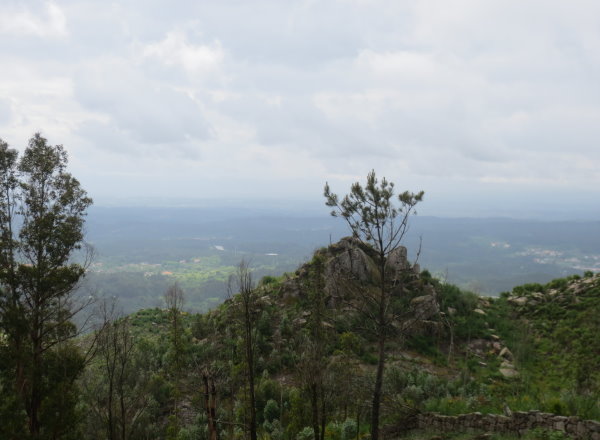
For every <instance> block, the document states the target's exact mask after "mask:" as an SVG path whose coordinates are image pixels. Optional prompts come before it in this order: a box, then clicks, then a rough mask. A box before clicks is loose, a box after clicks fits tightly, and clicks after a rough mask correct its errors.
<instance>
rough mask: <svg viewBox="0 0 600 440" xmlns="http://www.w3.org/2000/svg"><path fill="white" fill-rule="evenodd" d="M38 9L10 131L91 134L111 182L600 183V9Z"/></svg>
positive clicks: (17, 30) (278, 185)
mask: <svg viewBox="0 0 600 440" xmlns="http://www.w3.org/2000/svg"><path fill="white" fill-rule="evenodd" d="M21 3H22V2H21ZM21 3H19V2H17V1H16V0H15V1H13V2H11V3H8V6H6V3H5V4H4V5H3V6H2V7H0V10H1V11H2V14H0V17H2V18H0V33H3V35H7V36H9V38H5V41H4V42H0V55H2V56H3V59H4V60H6V61H5V63H6V65H9V66H10V69H4V70H3V71H1V72H0V129H1V130H2V132H3V133H8V134H9V136H10V137H12V138H15V139H16V138H17V137H19V136H21V137H24V138H25V136H30V135H31V133H33V132H34V131H36V130H39V129H43V130H44V131H45V132H47V133H48V135H49V137H54V136H55V137H56V138H57V142H64V143H65V144H71V145H74V146H73V147H72V148H73V152H74V154H76V155H77V159H76V163H77V164H78V166H80V167H81V168H80V169H81V170H83V171H82V172H84V173H89V174H90V175H94V176H96V177H97V179H96V180H93V181H94V182H101V179H102V176H107V175H110V176H112V177H111V178H115V179H120V180H119V181H115V183H114V187H115V188H117V187H118V185H119V182H120V184H121V186H122V187H123V188H128V190H130V191H132V192H133V191H137V189H136V188H147V191H148V193H152V191H164V192H167V193H172V192H173V188H175V187H177V190H178V191H183V192H185V191H188V193H189V194H190V195H197V194H196V192H195V191H194V190H192V189H191V188H192V187H193V186H194V184H193V182H194V181H195V180H194V179H196V180H197V181H198V182H204V181H210V182H212V183H211V185H209V186H211V191H217V192H221V193H222V194H227V193H235V192H236V191H237V190H238V188H237V187H236V186H238V187H239V186H240V185H242V186H244V191H246V192H248V193H250V192H251V191H252V188H253V185H254V184H256V185H257V188H259V187H260V188H261V190H262V191H268V190H269V188H271V190H272V191H276V190H277V191H279V192H280V193H282V194H285V193H286V188H287V189H289V192H290V193H294V194H295V195H296V196H298V197H300V196H308V195H311V196H312V195H314V194H315V193H314V191H316V194H319V193H320V190H321V186H322V183H323V182H324V181H325V180H328V179H337V181H338V182H340V183H343V181H345V180H348V182H350V181H353V180H356V178H357V176H363V175H366V173H367V172H368V171H369V170H370V169H372V168H376V169H377V170H378V173H379V174H382V175H388V176H389V177H390V178H392V177H394V176H400V177H401V178H403V179H406V180H407V181H408V182H414V183H415V186H416V187H418V186H421V187H423V188H424V189H428V190H431V191H435V190H436V188H437V189H438V190H445V189H446V188H450V187H452V186H453V185H458V186H460V188H461V189H463V190H464V189H465V188H466V189H468V188H469V187H472V188H475V187H478V186H480V185H484V184H485V185H492V184H493V185H505V187H506V188H508V187H509V186H510V183H511V182H512V183H514V186H512V187H511V188H513V189H514V188H515V187H518V188H521V189H523V190H525V189H527V188H533V187H536V185H538V186H539V187H544V186H553V187H556V186H560V187H562V188H566V189H569V190H576V189H580V188H589V187H594V186H596V187H598V185H599V184H600V175H598V173H597V172H595V171H594V170H597V169H598V168H599V167H600V150H599V149H598V148H597V147H596V145H595V142H596V140H597V139H598V138H599V137H600V131H599V130H600V129H599V128H598V127H600V106H599V104H598V103H599V102H600V84H599V83H598V81H597V76H598V71H599V70H600V57H599V56H598V54H599V53H600V29H599V28H598V27H597V19H596V17H597V16H598V15H599V14H600V4H598V3H596V2H590V1H584V0H581V1H575V3H569V4H568V5H567V4H565V3H564V2H559V1H544V2H541V1H537V0H536V1H534V2H532V3H523V2H518V1H516V0H515V1H512V0H511V1H499V0H492V1H489V2H480V1H476V0H459V1H457V2H446V1H442V0H411V1H407V2H398V1H393V0H343V1H342V0H334V1H329V2H314V1H304V0H297V1H295V0H292V1H290V2H281V1H278V0H255V1H251V2H248V1H232V2H192V1H182V2H179V3H178V5H177V7H176V8H175V7H166V6H165V5H164V4H163V3H161V2H147V1H141V0H130V1H128V2H118V3H111V4H105V3H98V2H95V1H89V0H81V1H77V2H74V1H70V0H69V1H67V0H55V1H53V2H35V3H32V4H31V3H28V4H30V5H31V6H29V7H28V8H24V7H23V6H22V4H21ZM67 19H68V20H67ZM32 37H33V38H32ZM3 103H4V104H3ZM6 103H8V104H6ZM2 109H4V110H2ZM2 114H4V115H5V116H4V118H3V117H2ZM87 157H89V158H90V160H93V161H94V166H92V167H86V166H85V160H86V158H87ZM115 169H118V173H116V172H114V170H115ZM128 169H132V170H135V173H133V172H132V173H131V174H129V173H128V172H127V170H128ZM113 172H114V173H113ZM111 173H113V174H111ZM140 176H144V177H140ZM170 176H172V177H173V178H172V179H169V177H170ZM174 176H177V177H176V178H175V177H174ZM128 179H130V180H128ZM134 179H138V180H136V183H135V184H133V183H132V181H133V180H134ZM139 179H141V180H139ZM203 179H205V180H203ZM159 181H160V182H161V183H160V185H159V184H158V183H156V184H155V183H153V182H159ZM175 181H177V184H175V183H173V185H174V186H173V187H172V188H168V185H170V183H169V182H175ZM220 181H221V182H224V183H223V184H222V185H217V184H214V182H220ZM228 182H231V183H228ZM233 182H237V183H233ZM244 182H247V183H246V184H244ZM299 182H301V183H299ZM96 185H97V188H100V189H102V190H103V189H104V187H103V186H102V185H101V184H100V183H96ZM198 185H199V186H202V185H201V184H200V183H199V184H198ZM163 186H164V188H163ZM409 186H411V187H412V185H409ZM212 187H214V188H212ZM513 189H511V191H512V190H513Z"/></svg>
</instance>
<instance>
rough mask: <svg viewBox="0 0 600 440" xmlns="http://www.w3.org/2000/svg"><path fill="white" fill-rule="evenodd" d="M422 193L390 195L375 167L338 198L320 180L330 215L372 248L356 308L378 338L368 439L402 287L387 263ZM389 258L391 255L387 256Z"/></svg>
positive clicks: (375, 426) (375, 423)
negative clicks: (371, 279)
mask: <svg viewBox="0 0 600 440" xmlns="http://www.w3.org/2000/svg"><path fill="white" fill-rule="evenodd" d="M423 195H424V192H423V191H420V192H418V193H412V192H409V191H404V192H403V193H401V194H399V195H398V196H397V197H395V194H394V183H393V182H388V180H387V179H386V178H385V177H384V178H382V179H381V181H379V180H378V179H377V177H376V175H375V171H371V172H370V173H369V174H368V176H367V182H366V185H365V186H364V187H363V186H362V185H361V184H360V183H359V182H356V183H354V184H352V186H351V188H350V192H349V193H348V194H347V195H345V196H344V197H343V198H341V199H340V197H339V196H338V195H337V194H335V193H332V192H331V189H330V187H329V184H328V183H326V184H325V189H324V196H325V199H326V205H327V206H328V207H330V208H332V211H331V215H332V216H334V217H341V218H343V219H344V220H345V221H346V223H347V225H348V227H349V228H350V231H351V232H352V235H353V237H354V238H355V239H358V240H359V241H360V242H361V243H362V244H364V245H367V246H369V247H371V248H372V249H373V250H374V253H375V264H376V267H377V269H376V272H377V279H376V288H375V289H370V288H368V287H365V288H361V289H360V290H359V291H358V292H359V296H360V301H361V304H360V312H361V313H362V315H363V318H364V319H365V320H366V321H368V323H369V324H370V325H371V328H372V331H373V333H374V335H375V337H376V339H377V346H378V360H377V372H376V376H375V386H374V388H373V398H372V409H371V438H372V440H378V438H379V414H380V407H381V396H382V386H383V374H384V369H385V358H386V353H385V344H386V340H387V338H388V336H389V334H391V333H392V332H393V331H394V329H395V324H396V322H395V321H396V318H397V315H396V313H395V312H394V308H393V304H392V303H393V299H394V298H393V292H402V290H403V289H402V286H401V284H402V281H403V277H404V274H402V273H399V272H398V270H397V267H392V266H393V264H391V262H392V260H393V259H396V258H395V257H396V254H397V252H398V251H400V250H401V248H402V242H403V239H404V238H405V236H406V232H407V231H408V226H409V219H410V216H411V215H412V214H414V213H416V211H415V206H416V205H417V203H419V202H421V201H422V200H423ZM390 257H394V258H390Z"/></svg>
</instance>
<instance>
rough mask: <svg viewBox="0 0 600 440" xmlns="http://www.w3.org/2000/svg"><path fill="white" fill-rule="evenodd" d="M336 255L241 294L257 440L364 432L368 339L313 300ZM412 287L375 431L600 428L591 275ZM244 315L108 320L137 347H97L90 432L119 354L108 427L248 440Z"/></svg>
mask: <svg viewBox="0 0 600 440" xmlns="http://www.w3.org/2000/svg"><path fill="white" fill-rule="evenodd" d="M344 252H347V249H346V245H345V244H344V242H341V243H340V244H336V245H334V246H332V247H330V248H327V249H323V250H321V251H318V252H317V253H316V254H315V256H314V258H313V259H312V260H311V261H310V262H309V263H307V264H305V265H303V266H302V267H300V268H299V269H298V271H297V272H296V273H295V274H293V275H290V276H284V277H280V278H272V277H265V278H263V279H262V280H260V282H259V283H258V285H257V287H256V288H255V289H253V290H252V295H251V296H250V297H249V299H250V301H251V303H250V306H251V311H252V313H251V325H252V335H253V338H254V339H253V356H254V367H253V370H254V371H253V380H254V386H255V408H256V420H257V426H258V432H259V434H260V435H261V436H263V437H265V438H274V439H275V438H290V439H308V438H314V426H315V415H316V425H317V427H318V428H317V429H318V430H319V432H324V437H323V438H326V439H336V438H337V439H350V438H356V435H357V433H358V435H359V437H361V438H362V437H364V436H365V435H366V433H368V431H369V417H368V416H369V407H370V399H371V390H372V383H373V379H374V374H375V369H376V365H377V344H376V338H375V337H374V334H373V332H372V329H371V330H370V329H369V326H368V323H367V322H365V317H364V315H362V314H361V313H360V312H359V311H358V309H357V308H356V307H353V301H354V300H355V299H356V298H353V297H352V292H351V290H352V289H349V292H350V293H349V295H350V296H349V297H344V298H342V297H335V296H330V295H325V294H323V291H322V290H320V289H319V287H321V288H324V287H325V284H326V282H327V281H326V278H325V277H323V275H324V273H328V271H329V273H330V272H331V269H328V268H331V267H332V265H334V266H335V265H336V261H337V262H339V261H340V258H342V257H340V255H344ZM358 273H360V272H358ZM242 274H243V273H242ZM411 277H412V280H411V281H410V283H407V284H406V285H408V284H410V290H409V291H407V292H405V294H404V295H403V296H402V298H398V302H397V303H396V307H399V308H401V309H402V310H408V309H410V310H411V313H410V314H405V315H404V319H403V320H402V321H400V322H402V323H404V324H405V325H400V326H399V327H398V328H397V329H396V330H397V332H396V334H395V335H394V336H393V337H391V338H390V339H389V340H388V342H387V343H386V353H387V364H388V367H387V369H386V374H385V381H384V399H383V402H384V403H383V407H382V409H383V412H382V416H383V417H382V421H383V429H384V431H383V432H384V433H385V432H387V431H386V429H387V430H388V431H389V432H395V433H396V434H395V435H399V434H397V432H398V427H400V428H401V427H402V425H403V424H404V423H407V420H410V418H411V417H412V416H414V414H415V413H417V412H423V411H436V412H440V413H443V414H448V415H453V414H462V413H468V412H474V411H479V412H484V413H485V412H491V413H497V414H502V413H504V411H505V410H506V409H505V408H506V407H509V408H510V409H511V410H512V411H520V410H523V411H525V410H531V409H538V410H541V411H547V412H552V413H556V414H562V415H567V416H568V415H577V416H579V417H582V418H588V419H599V418H600V408H599V406H598V386H599V385H600V382H599V381H598V377H596V376H597V371H598V368H597V365H596V364H597V360H598V353H597V350H596V348H595V345H597V344H596V338H595V337H594V336H595V335H596V334H597V328H596V327H597V326H596V324H594V323H595V322H596V321H597V320H595V319H591V317H592V316H598V312H600V310H599V309H598V307H600V304H599V302H598V301H599V298H600V291H599V289H600V276H594V275H593V274H586V276H585V277H583V278H579V277H573V278H569V279H559V280H555V281H553V282H551V283H549V284H548V285H545V286H542V285H525V286H523V287H518V288H515V289H514V291H513V292H511V293H507V294H505V295H503V296H502V297H501V298H498V299H491V298H485V297H479V296H477V295H475V294H472V293H469V292H464V291H461V290H460V289H458V288H457V287H455V286H453V285H449V284H444V283H441V282H440V281H438V280H436V279H433V278H431V277H430V275H429V274H428V272H426V271H425V272H422V273H420V274H416V273H414V272H413V275H411ZM353 279H354V280H356V279H355V277H353ZM243 305H244V302H243V298H242V296H240V295H236V296H233V297H232V298H231V299H230V300H228V301H226V302H225V304H223V305H221V306H219V307H218V308H217V309H215V310H214V311H211V312H208V313H206V314H198V315H190V314H187V313H185V312H183V311H182V310H181V309H167V310H164V309H151V310H144V311H140V312H137V313H135V314H133V315H130V316H127V317H122V318H120V319H117V320H115V321H113V322H112V324H111V325H110V326H109V327H107V328H105V329H104V332H108V334H109V335H110V339H109V340H110V341H115V342H117V343H118V345H117V346H116V347H121V345H120V344H124V346H125V347H127V344H128V343H129V344H131V345H130V349H129V350H128V351H126V354H127V356H124V357H120V356H122V354H125V353H124V352H121V348H119V349H117V351H113V350H115V345H110V344H109V345H108V346H106V345H100V346H99V353H98V356H97V358H96V360H95V361H94V362H93V363H92V365H91V366H90V368H88V369H87V370H86V372H85V374H84V376H83V378H82V380H81V382H80V386H81V390H82V397H81V399H82V400H81V405H82V406H81V408H82V413H81V414H82V416H85V418H84V419H82V421H83V422H84V423H83V425H82V429H84V431H85V435H86V436H87V437H89V438H96V437H97V436H102V435H103V434H102V433H103V432H106V430H107V429H108V427H107V424H108V423H109V422H108V420H109V418H108V416H107V414H108V412H109V402H110V401H111V398H110V390H109V389H110V386H109V385H110V383H111V372H110V371H111V370H110V368H108V366H109V365H111V364H110V362H107V360H110V359H113V357H114V358H115V359H120V361H121V362H123V364H122V365H123V367H124V368H123V370H122V371H123V373H121V374H122V375H119V374H117V375H116V376H115V377H113V379H112V380H114V381H115V383H116V384H121V387H122V388H120V389H118V390H117V389H115V391H113V392H114V396H113V397H112V400H113V401H115V402H117V401H119V399H120V398H123V399H124V400H125V401H126V402H127V413H126V414H123V415H121V414H120V413H119V412H118V405H115V408H114V410H113V411H114V414H113V415H112V419H113V423H114V424H115V428H114V429H115V430H117V431H118V430H119V429H121V428H119V426H126V427H127V428H126V429H130V430H131V435H132V437H131V438H150V437H151V438H180V439H203V438H209V435H210V432H209V426H211V423H214V425H213V426H215V429H217V430H218V431H219V435H220V438H244V432H245V431H246V429H248V426H249V416H250V409H249V388H248V387H249V382H248V376H247V357H246V350H245V336H244V335H245V331H244V328H245V322H244V314H243V310H244V307H243ZM119 335H121V336H119ZM127 341H128V342H127ZM82 342H83V341H82ZM205 386H208V394H207V393H206V392H205V390H206V388H205ZM207 399H208V400H207ZM213 399H214V400H213ZM207 404H208V411H207V406H206V405H207ZM211 414H213V416H211ZM211 417H214V419H213V420H212V421H211ZM406 435H412V436H415V435H417V433H407V434H406ZM423 435H430V436H433V435H434V434H433V433H429V434H423ZM539 435H540V436H541V435H542V434H541V433H539ZM153 436H157V437H153ZM385 438H388V437H387V436H386V437H385ZM422 438H429V437H422ZM498 438H500V437H498ZM531 438H538V437H533V436H532V437H531ZM539 438H543V437H539Z"/></svg>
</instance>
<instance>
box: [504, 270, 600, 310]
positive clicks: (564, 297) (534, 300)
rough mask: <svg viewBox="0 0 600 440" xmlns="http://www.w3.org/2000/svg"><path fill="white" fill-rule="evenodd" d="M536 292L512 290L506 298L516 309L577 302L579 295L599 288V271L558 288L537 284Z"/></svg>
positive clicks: (572, 280)
mask: <svg viewBox="0 0 600 440" xmlns="http://www.w3.org/2000/svg"><path fill="white" fill-rule="evenodd" d="M539 288H540V290H539V291H537V292H523V291H521V290H519V291H516V289H515V291H513V293H512V294H511V295H509V296H508V298H507V300H508V302H509V303H510V304H512V305H513V307H515V308H516V309H517V310H528V309H532V308H534V307H536V306H538V305H540V304H544V303H548V302H556V303H559V304H565V305H568V304H572V303H578V302H579V301H580V299H579V298H580V297H582V296H585V295H587V294H588V292H589V291H591V290H592V289H594V288H600V273H596V274H595V275H592V276H588V277H585V278H576V279H571V280H569V282H568V283H566V284H565V285H563V286H562V287H560V288H550V289H547V288H544V287H543V286H539Z"/></svg>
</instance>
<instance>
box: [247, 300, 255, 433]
mask: <svg viewBox="0 0 600 440" xmlns="http://www.w3.org/2000/svg"><path fill="white" fill-rule="evenodd" d="M247 307H248V306H247ZM246 361H247V363H248V372H247V373H248V388H249V393H250V404H249V406H250V440H257V436H256V398H255V396H254V350H253V348H252V326H251V317H250V310H248V308H247V309H246Z"/></svg>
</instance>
